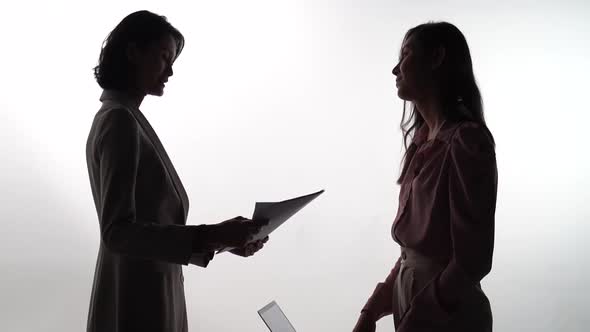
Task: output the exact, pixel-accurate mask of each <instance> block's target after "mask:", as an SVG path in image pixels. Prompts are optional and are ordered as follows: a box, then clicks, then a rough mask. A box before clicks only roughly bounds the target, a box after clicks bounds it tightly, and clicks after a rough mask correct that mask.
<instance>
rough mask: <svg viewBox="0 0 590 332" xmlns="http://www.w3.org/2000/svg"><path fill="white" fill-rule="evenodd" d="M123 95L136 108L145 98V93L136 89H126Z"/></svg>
mask: <svg viewBox="0 0 590 332" xmlns="http://www.w3.org/2000/svg"><path fill="white" fill-rule="evenodd" d="M124 92H125V95H126V96H127V97H128V98H129V100H130V101H131V102H132V103H133V104H134V105H135V106H136V107H137V108H139V106H140V105H141V102H142V101H143V98H144V97H145V93H143V92H141V91H139V90H138V89H127V90H125V91H124Z"/></svg>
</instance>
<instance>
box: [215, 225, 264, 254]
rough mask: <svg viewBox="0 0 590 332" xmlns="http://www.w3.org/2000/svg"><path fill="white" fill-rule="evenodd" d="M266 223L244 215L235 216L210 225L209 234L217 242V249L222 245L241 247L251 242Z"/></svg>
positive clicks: (222, 246)
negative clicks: (210, 232)
mask: <svg viewBox="0 0 590 332" xmlns="http://www.w3.org/2000/svg"><path fill="white" fill-rule="evenodd" d="M266 225H268V221H266V220H256V221H253V220H250V219H248V218H244V217H235V218H233V219H229V220H226V221H223V222H220V223H219V224H215V225H211V227H212V234H211V235H212V237H213V241H214V242H216V243H218V244H219V246H220V248H219V249H221V248H224V247H231V248H241V247H245V246H246V244H248V243H250V242H252V241H253V239H254V235H255V234H256V233H258V232H259V231H260V229H261V228H262V227H264V226H266Z"/></svg>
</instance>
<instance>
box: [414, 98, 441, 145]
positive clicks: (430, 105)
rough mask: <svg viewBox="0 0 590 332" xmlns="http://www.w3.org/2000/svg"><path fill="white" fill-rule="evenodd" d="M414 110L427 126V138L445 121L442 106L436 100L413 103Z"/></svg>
mask: <svg viewBox="0 0 590 332" xmlns="http://www.w3.org/2000/svg"><path fill="white" fill-rule="evenodd" d="M414 104H415V105H416V109H417V110H418V112H419V113H420V115H421V116H422V118H423V119H424V122H425V123H426V125H427V126H428V131H429V136H432V135H431V134H432V133H436V132H437V131H438V130H439V129H440V127H441V126H442V125H443V123H444V121H445V120H446V119H445V117H444V115H443V106H442V103H441V102H440V100H438V99H437V98H431V99H425V100H417V101H414Z"/></svg>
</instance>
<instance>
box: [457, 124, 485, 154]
mask: <svg viewBox="0 0 590 332" xmlns="http://www.w3.org/2000/svg"><path fill="white" fill-rule="evenodd" d="M450 145H451V151H456V152H459V151H460V152H464V153H468V154H492V155H493V154H495V152H494V151H495V146H494V138H493V136H492V133H491V132H490V131H489V129H488V128H487V127H486V126H485V125H484V124H480V123H477V122H473V121H464V122H460V123H457V124H456V128H455V130H454V131H453V133H452V135H451V138H450Z"/></svg>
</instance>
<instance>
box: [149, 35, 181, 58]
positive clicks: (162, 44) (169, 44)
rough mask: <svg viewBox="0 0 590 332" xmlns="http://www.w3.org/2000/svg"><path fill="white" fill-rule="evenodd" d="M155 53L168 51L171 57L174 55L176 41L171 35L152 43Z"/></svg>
mask: <svg viewBox="0 0 590 332" xmlns="http://www.w3.org/2000/svg"><path fill="white" fill-rule="evenodd" d="M153 47H154V49H155V50H156V51H168V52H170V53H171V54H172V55H173V56H175V55H176V39H174V37H172V35H166V36H164V37H162V38H160V39H158V40H156V41H155V42H154V43H153Z"/></svg>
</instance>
